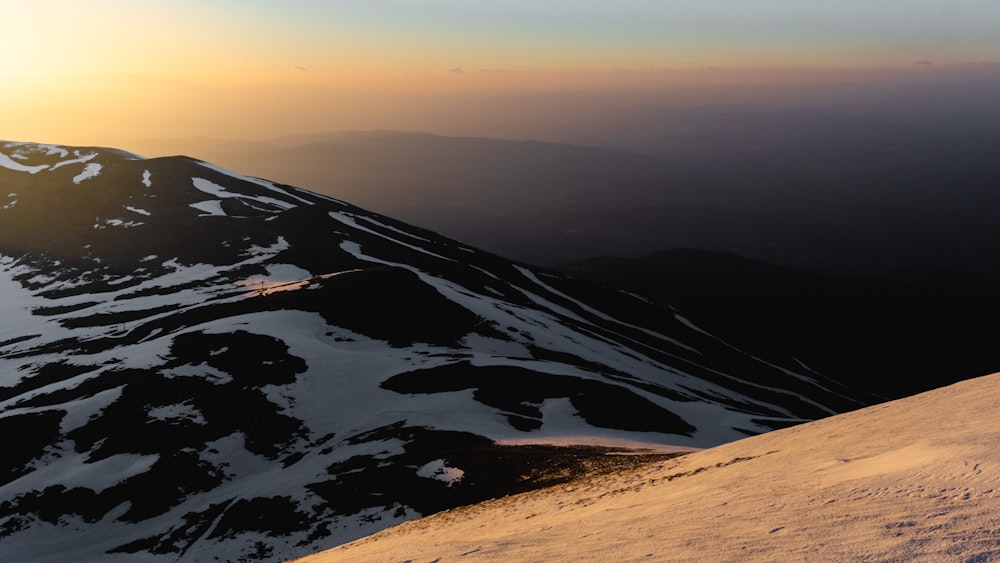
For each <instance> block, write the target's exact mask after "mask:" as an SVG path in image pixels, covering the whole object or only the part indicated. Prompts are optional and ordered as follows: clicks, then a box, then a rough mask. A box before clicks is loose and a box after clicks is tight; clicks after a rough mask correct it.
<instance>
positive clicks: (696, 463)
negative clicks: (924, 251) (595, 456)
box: [302, 374, 1000, 563]
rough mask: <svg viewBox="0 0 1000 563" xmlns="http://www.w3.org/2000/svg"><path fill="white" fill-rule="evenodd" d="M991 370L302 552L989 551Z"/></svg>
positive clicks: (684, 556) (375, 558) (946, 556)
mask: <svg viewBox="0 0 1000 563" xmlns="http://www.w3.org/2000/svg"><path fill="white" fill-rule="evenodd" d="M997 444H1000V374H995V375H990V376H986V377H981V378H978V379H974V380H969V381H965V382H962V383H958V384H955V385H952V386H950V387H945V388H941V389H938V390H934V391H930V392H927V393H924V394H921V395H917V396H914V397H910V398H907V399H901V400H898V401H894V402H892V403H886V404H883V405H879V406H875V407H870V408H867V409H864V410H860V411H855V412H851V413H848V414H843V415H839V416H835V417H831V418H827V419H824V420H820V421H817V422H812V423H808V424H804V425H801V426H796V427H794V428H789V429H785V430H778V431H775V432H772V433H770V434H765V435H762V436H755V437H752V438H746V439H744V440H740V441H738V442H734V443H730V444H726V445H723V446H719V447H716V448H712V449H710V450H705V451H701V452H696V453H693V454H689V455H687V456H684V457H682V458H678V459H676V460H672V461H670V462H666V463H662V464H655V465H650V466H647V467H644V468H641V469H638V470H633V471H628V472H623V473H619V474H614V475H608V476H602V477H598V478H593V479H587V480H583V481H578V482H575V483H570V484H566V485H559V486H556V487H553V488H550V489H543V490H540V491H535V492H531V493H525V494H523V495H518V496H513V497H507V498H503V499H499V500H495V501H488V502H485V503H482V504H479V505H475V506H471V507H466V508H460V509H455V510H453V511H449V512H445V513H441V514H437V515H434V516H431V517H428V518H424V519H421V520H417V521H414V522H409V523H406V524H403V525H401V526H398V527H396V528H392V529H389V530H386V531H385V532H382V533H379V534H376V535H374V536H372V537H370V538H364V539H362V540H358V541H357V542H354V543H352V544H349V545H346V546H342V547H341V548H337V549H333V550H330V551H327V552H325V553H321V554H317V555H316V556H313V557H307V558H305V559H303V560H302V563H306V562H309V563H328V562H348V561H365V562H371V563H374V562H383V561H384V562H388V561H413V562H414V563H417V562H419V563H426V562H429V561H498V560H506V561H934V562H940V561H976V562H980V561H982V562H985V561H1000V448H997Z"/></svg>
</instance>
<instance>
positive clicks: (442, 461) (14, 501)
mask: <svg viewBox="0 0 1000 563" xmlns="http://www.w3.org/2000/svg"><path fill="white" fill-rule="evenodd" d="M0 313H2V315H3V318H4V320H5V323H4V326H3V328H2V329H0V435H3V436H4V437H5V438H4V440H5V442H4V445H3V447H4V449H5V454H6V455H5V456H4V462H3V463H2V465H0V553H2V554H4V555H6V556H8V558H13V559H15V560H24V559H33V560H39V561H47V560H52V561H59V560H66V559H67V558H71V559H73V560H76V561H85V560H102V561H106V560H114V559H115V558H120V559H122V560H134V559H135V558H137V557H139V558H150V559H155V558H156V557H157V556H162V557H163V558H164V559H167V560H205V559H209V560H210V559H212V558H213V557H218V558H219V559H222V560H230V561H235V560H275V559H280V558H283V557H291V556H296V555H301V554H304V553H308V552H310V551H314V550H316V549H318V548H319V547H322V546H329V545H336V544H337V543H341V542H344V541H349V540H351V539H355V538H358V537H361V536H363V535H366V534H368V533H371V532H373V531H376V530H378V529H382V528H384V527H386V526H388V525H390V524H393V523H398V522H400V521H402V520H405V519H411V518H414V517H416V516H419V515H421V514H427V513H430V512H434V511H437V510H441V509H444V508H449V507H452V506H457V505H459V504H463V503H468V502H473V501H475V500H481V499H482V498H488V497H489V496H492V495H495V494H497V488H496V487H495V486H494V485H489V486H487V485H484V483H487V484H488V483H492V482H493V481H496V479H497V476H496V475H495V473H496V472H497V469H495V468H494V467H493V465H494V464H493V462H492V460H494V459H496V458H497V456H498V455H499V454H498V453H497V450H496V447H495V446H494V445H493V441H494V440H501V439H523V438H529V439H531V440H535V441H538V440H544V439H550V438H553V437H560V436H570V435H572V436H580V435H582V436H601V437H604V438H609V439H612V438H613V439H623V438H624V439H632V440H639V441H643V442H653V443H660V444H673V445H680V446H696V447H701V446H708V445H714V444H718V443H722V442H726V441H730V440H733V439H736V438H738V437H741V436H745V435H747V434H755V433H759V432H765V431H768V430H771V429H773V428H780V427H784V426H788V425H791V424H796V423H799V422H802V421H804V420H810V419H814V418H818V417H823V416H827V415H829V414H833V413H835V412H841V411H844V410H850V409H853V408H857V407H859V406H863V405H864V404H868V403H870V402H872V401H873V400H874V398H873V397H871V396H868V395H865V394H863V393H860V392H856V391H852V390H850V389H848V388H845V387H843V386H841V385H838V384H837V383H836V382H833V381H829V380H827V379H825V378H823V377H821V376H820V375H818V374H815V373H812V372H810V371H809V370H808V369H806V368H805V367H804V366H801V365H798V364H796V365H793V366H781V365H775V364H772V363H769V362H768V361H765V360H763V359H760V358H758V357H755V356H754V355H752V354H750V353H748V352H745V351H742V350H739V349H737V348H735V347H733V346H730V345H729V344H727V343H726V342H723V341H721V340H719V339H718V338H716V337H714V336H713V335H711V334H709V333H707V332H705V331H703V330H702V329H700V328H699V327H697V326H695V325H694V324H692V323H691V322H690V321H688V320H687V319H685V318H684V317H682V316H680V315H679V314H676V313H675V312H673V311H671V310H670V309H667V308H664V307H659V306H655V305H652V304H650V303H648V302H645V301H643V300H641V299H638V298H636V297H634V296H631V295H628V294H625V293H621V292H615V291H608V290H604V289H601V288H598V287H595V286H592V285H589V284H586V283H583V282H580V281H577V280H574V279H572V278H568V277H565V276H561V275H557V274H553V273H549V272H545V271H541V270H537V269H532V268H529V267H526V266H522V265H518V264H515V263H511V262H508V261H506V260H503V259H500V258H498V257H496V256H493V255H490V254H486V253H483V252H480V251H476V250H475V249H472V248H469V247H467V246H464V245H462V244H460V243H457V242H455V241H453V240H450V239H446V238H444V237H441V236H438V235H436V234H434V233H432V232H429V231H425V230H422V229H418V228H414V227H411V226H408V225H405V224H402V223H399V222H396V221H393V220H392V219H389V218H387V217H382V216H379V215H376V214H373V213H370V212H367V211H364V210H362V209H359V208H357V207H353V206H351V205H348V204H346V203H343V202H340V201H337V200H332V199H330V198H327V197H323V196H319V195H316V194H313V193H310V192H307V191H304V190H299V189H296V188H293V187H289V186H281V185H276V184H274V183H271V182H268V181H265V180H261V179H257V178H250V177H245V176H241V175H239V174H234V173H231V172H228V171H226V170H223V169H220V168H218V167H216V166H213V165H210V164H207V163H204V162H200V161H197V160H193V159H190V158H185V157H172V158H159V159H151V160H145V159H141V158H140V157H137V156H135V155H130V154H127V153H123V152H121V151H114V150H109V149H99V148H81V147H77V148H73V147H58V146H51V145H37V144H30V143H0ZM483 452H486V453H483ZM504 455H506V454H504ZM500 457H502V456H500ZM501 465H502V464H501ZM513 465H516V464H512V466H513ZM512 471H513V470H512ZM508 477H509V479H510V480H511V481H516V479H517V477H518V475H517V474H512V475H509V476H508ZM501 494H502V493H501Z"/></svg>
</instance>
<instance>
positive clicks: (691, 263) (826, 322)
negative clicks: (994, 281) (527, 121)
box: [557, 249, 1000, 398]
mask: <svg viewBox="0 0 1000 563" xmlns="http://www.w3.org/2000/svg"><path fill="white" fill-rule="evenodd" d="M557 269H558V271H560V272H563V273H567V274H571V275H574V276H578V277H581V278H585V279H590V280H593V281H597V282H600V283H604V284H607V285H610V286H611V287H618V288H622V289H625V290H627V291H632V292H635V293H637V294H639V295H642V296H644V297H648V298H650V299H654V300H656V301H659V302H663V303H669V304H670V305H671V306H673V307H676V308H677V309H679V310H680V311H683V313H684V315H685V316H687V317H688V318H690V319H692V320H695V321H697V322H698V324H699V326H703V327H705V328H707V329H709V330H710V331H711V332H712V333H713V334H716V335H718V336H720V337H723V338H726V339H727V340H733V341H737V342H740V343H741V344H742V345H744V346H748V347H750V348H751V349H753V350H756V351H757V352H758V353H761V354H764V355H766V356H767V357H771V358H778V357H789V356H793V357H795V358H798V359H799V360H801V361H802V362H804V363H806V364H808V365H809V366H810V367H812V368H814V369H816V370H817V371H819V372H821V373H824V374H827V375H829V376H832V377H836V378H837V379H838V380H839V381H841V382H844V383H849V384H853V385H856V386H859V387H864V388H865V389H867V390H869V391H873V392H876V393H878V394H880V395H883V396H886V397H889V398H901V397H906V396H909V395H913V394H916V393H920V392H923V391H927V390H930V389H933V388H936V387H941V386H944V385H947V384H950V383H954V382H956V381H960V380H962V379H967V378H968V377H972V376H978V375H985V374H987V373H992V372H994V371H996V370H997V368H998V367H1000V366H998V363H997V354H996V345H995V332H996V331H995V329H994V327H993V319H994V318H995V317H996V307H995V304H994V303H993V302H994V301H996V300H995V299H991V298H984V297H983V295H977V294H976V292H975V291H971V288H969V286H966V287H965V288H963V289H962V290H958V289H954V288H948V289H946V290H938V291H932V290H928V289H925V288H921V287H919V286H917V285H912V284H905V283H900V282H894V281H891V280H882V279H877V278H860V277H849V276H835V275H829V274H823V273H818V272H809V271H805V270H799V269H796V268H788V267H781V266H777V265H774V264H769V263H766V262H759V261H755V260H750V259H748V258H743V257H740V256H737V255H734V254H729V253H723V252H714V251H709V250H697V249H675V250H669V251H663V252H658V253H656V254H652V255H649V256H643V257H641V258H626V257H601V258H592V259H589V260H583V261H579V262H575V263H570V264H566V265H564V266H561V267H559V268H557ZM678 272H683V273H684V275H678ZM913 350H920V351H921V353H920V354H914V353H913ZM765 351H766V352H765ZM896 374H906V376H905V377H901V376H897V375H896Z"/></svg>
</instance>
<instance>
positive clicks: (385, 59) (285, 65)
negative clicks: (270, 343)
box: [0, 0, 1000, 143]
mask: <svg viewBox="0 0 1000 563" xmlns="http://www.w3.org/2000/svg"><path fill="white" fill-rule="evenodd" d="M998 27H1000V3H998V2H996V1H994V0H877V1H873V0H864V1H862V0H842V1H839V2H802V1H801V0H713V1H712V2H700V1H696V0H622V1H616V2H597V1H593V0H506V1H503V2H469V1H466V0H424V1H417V0H365V1H361V0H329V1H319V0H198V1H196V0H169V1H168V0H146V1H143V2H135V1H126V0H92V1H89V2H79V1H77V0H36V1H33V2H18V3H13V5H6V6H4V7H3V13H2V18H0V42H2V43H3V48H2V49H0V119H2V123H3V127H4V129H5V132H4V134H3V135H2V137H6V138H17V139H25V140H40V141H46V142H66V143H83V142H88V141H89V140H101V139H110V138H127V137H141V136H147V137H170V136H217V137H228V138H266V137H268V136H274V135H282V134H292V133H308V132H315V131H320V130H337V129H348V128H377V127H390V128H391V127H392V126H393V124H394V123H398V124H399V125H401V126H407V125H412V126H420V125H421V124H423V125H425V126H430V125H433V122H432V121H433V120H432V118H431V117H430V116H428V115H424V116H423V119H421V118H420V117H421V116H420V115H417V114H418V113H421V112H423V113H424V114H426V113H427V112H428V111H430V110H428V109H427V108H428V106H427V104H426V100H427V99H429V98H433V99H436V100H439V102H438V104H437V106H435V107H437V108H438V110H440V111H444V108H447V107H448V103H446V102H442V101H440V100H442V99H445V98H449V97H454V96H465V97H466V98H468V97H469V96H485V95H494V96H495V95H498V94H508V95H509V94H510V93H512V92H514V93H524V92H551V91H575V92H579V91H612V90H614V91H622V90H636V89H645V90H651V89H652V90H657V89H662V90H665V91H670V89H671V88H678V87H681V86H683V85H690V84H696V85H712V86H715V87H717V88H718V87H723V88H724V87H726V86H728V85H746V84H757V85H760V84H767V85H777V84H787V83H790V82H808V83H823V82H850V81H863V82H865V81H867V82H871V81H875V80H881V79H885V77H887V76H892V77H898V76H911V75H920V74H923V75H935V76H940V75H942V74H947V73H949V72H951V73H954V72H962V73H972V72H990V71H991V70H990V69H992V70H993V71H996V68H997V65H998V64H1000V34H998V33H996V31H995V30H996V29H997V28H998ZM682 89H683V88H682ZM699 97H700V96H699V95H694V96H691V95H689V96H688V98H689V99H684V98H683V96H680V97H679V98H678V103H694V102H696V101H697V98H699ZM432 105H433V104H432ZM407 108H409V110H408V109H407ZM431 113H433V111H431ZM435 119H442V120H446V118H445V117H441V116H438V117H435Z"/></svg>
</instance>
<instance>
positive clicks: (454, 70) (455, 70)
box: [448, 66, 465, 74]
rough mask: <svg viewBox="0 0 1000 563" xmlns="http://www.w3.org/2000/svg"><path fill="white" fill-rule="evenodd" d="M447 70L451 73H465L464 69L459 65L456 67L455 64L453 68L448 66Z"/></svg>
mask: <svg viewBox="0 0 1000 563" xmlns="http://www.w3.org/2000/svg"><path fill="white" fill-rule="evenodd" d="M448 72H450V73H452V74H465V71H464V70H462V69H461V68H460V67H457V66H456V67H454V68H449V69H448Z"/></svg>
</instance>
